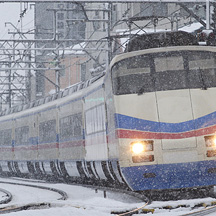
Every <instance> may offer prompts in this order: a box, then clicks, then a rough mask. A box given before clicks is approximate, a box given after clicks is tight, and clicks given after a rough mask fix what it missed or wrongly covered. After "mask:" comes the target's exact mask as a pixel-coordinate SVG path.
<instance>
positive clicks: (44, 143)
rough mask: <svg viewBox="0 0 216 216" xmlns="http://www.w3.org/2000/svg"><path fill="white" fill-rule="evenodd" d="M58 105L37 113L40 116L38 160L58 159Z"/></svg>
mask: <svg viewBox="0 0 216 216" xmlns="http://www.w3.org/2000/svg"><path fill="white" fill-rule="evenodd" d="M57 114H58V112H57V108H56V105H52V106H47V107H45V108H43V109H42V110H40V111H39V112H37V113H35V115H37V117H38V135H39V139H38V140H39V143H38V160H45V161H47V160H48V161H49V160H57V159H58V155H59V149H58V145H59V144H58V134H57V124H58V122H57Z"/></svg>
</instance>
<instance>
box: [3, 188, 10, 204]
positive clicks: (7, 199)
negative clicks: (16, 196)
mask: <svg viewBox="0 0 216 216" xmlns="http://www.w3.org/2000/svg"><path fill="white" fill-rule="evenodd" d="M0 192H2V193H3V194H5V196H4V197H5V198H4V199H2V200H0V205H1V204H7V203H9V202H10V201H11V200H12V194H11V193H10V192H9V191H7V190H5V189H2V188H0Z"/></svg>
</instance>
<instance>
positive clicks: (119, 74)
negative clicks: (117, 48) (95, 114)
mask: <svg viewBox="0 0 216 216" xmlns="http://www.w3.org/2000/svg"><path fill="white" fill-rule="evenodd" d="M112 82H113V83H112V84H113V91H114V94H116V95H122V94H143V93H146V92H153V91H167V90H176V89H186V88H190V89H191V88H201V89H207V88H210V87H216V54H215V53H213V52H208V51H192V50H182V51H172V52H158V53H157V52H155V53H151V54H146V55H140V56H134V57H130V58H128V59H124V60H121V61H119V62H117V63H116V64H115V65H114V66H113V67H112Z"/></svg>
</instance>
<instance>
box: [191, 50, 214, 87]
mask: <svg viewBox="0 0 216 216" xmlns="http://www.w3.org/2000/svg"><path fill="white" fill-rule="evenodd" d="M187 58H188V68H189V73H188V82H189V86H190V88H202V89H207V88H210V87H215V86H216V54H214V53H211V52H193V53H190V54H188V55H187Z"/></svg>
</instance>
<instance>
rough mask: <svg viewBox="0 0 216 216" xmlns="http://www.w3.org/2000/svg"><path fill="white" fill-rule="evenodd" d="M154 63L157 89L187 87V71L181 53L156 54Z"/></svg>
mask: <svg viewBox="0 0 216 216" xmlns="http://www.w3.org/2000/svg"><path fill="white" fill-rule="evenodd" d="M154 64H155V72H156V80H155V81H156V82H155V85H156V87H155V88H156V90H157V91H165V90H168V89H169V90H174V89H182V88H186V86H187V80H186V71H185V70H184V60H183V56H182V54H181V53H171V54H170V53H168V54H167V53H161V54H159V55H157V56H155V58H154Z"/></svg>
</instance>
